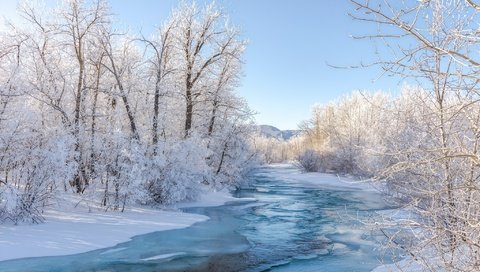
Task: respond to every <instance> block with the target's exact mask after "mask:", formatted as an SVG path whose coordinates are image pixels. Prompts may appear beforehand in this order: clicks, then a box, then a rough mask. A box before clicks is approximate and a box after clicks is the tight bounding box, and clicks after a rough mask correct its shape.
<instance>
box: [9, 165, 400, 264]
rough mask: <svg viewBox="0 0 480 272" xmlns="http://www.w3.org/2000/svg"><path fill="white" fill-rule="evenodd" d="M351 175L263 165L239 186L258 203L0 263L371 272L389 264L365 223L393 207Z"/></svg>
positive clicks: (201, 210) (244, 203)
mask: <svg viewBox="0 0 480 272" xmlns="http://www.w3.org/2000/svg"><path fill="white" fill-rule="evenodd" d="M349 181H351V180H349V179H344V178H339V177H336V176H334V175H327V174H303V173H300V171H299V170H298V169H296V168H295V167H294V166H292V165H277V166H269V167H265V168H262V169H260V170H259V171H258V172H257V173H256V174H255V175H254V177H253V179H252V181H250V182H249V183H248V185H245V186H244V187H243V188H242V189H240V190H238V191H236V192H235V196H237V197H239V198H246V199H252V198H254V199H256V200H255V201H251V200H246V201H235V202H231V203H227V204H226V205H223V206H219V207H202V208H186V209H184V211H185V212H188V213H197V214H202V215H206V216H208V217H209V218H210V219H209V220H207V221H204V222H199V223H196V224H194V225H192V226H191V227H188V228H185V229H177V230H169V231H159V232H153V233H149V234H145V235H139V236H135V237H133V238H132V239H131V241H128V242H125V243H120V244H118V245H116V246H114V247H111V248H105V249H99V250H94V251H90V252H86V253H82V254H75V255H69V256H56V257H39V258H27V259H19V260H11V261H5V262H0V271H295V272H297V271H312V272H313V271H315V272H317V271H359V272H361V271H371V270H372V269H374V268H375V267H377V266H379V265H380V264H381V263H390V262H391V258H390V257H389V256H388V255H387V254H385V252H384V250H382V248H381V244H382V241H383V237H382V236H381V235H380V234H379V233H377V232H376V231H375V230H374V229H372V228H371V227H370V225H369V224H368V223H369V222H371V221H372V220H374V219H375V217H376V216H378V215H377V212H382V211H384V210H386V209H388V208H389V207H388V205H387V204H386V203H385V202H384V201H383V200H382V198H381V195H380V194H379V193H378V192H376V191H375V190H373V189H371V188H370V187H368V186H365V185H363V184H357V183H355V182H353V181H351V182H349ZM112 227H114V226H112Z"/></svg>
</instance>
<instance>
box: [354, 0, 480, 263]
mask: <svg viewBox="0 0 480 272" xmlns="http://www.w3.org/2000/svg"><path fill="white" fill-rule="evenodd" d="M351 2H352V4H353V5H354V6H355V9H356V10H357V13H355V14H353V15H352V16H353V17H354V18H355V19H357V20H360V21H366V22H373V23H376V24H377V25H378V28H379V31H380V32H379V33H375V34H371V35H367V36H364V37H359V38H375V39H377V40H378V41H380V42H382V43H384V44H385V47H384V48H385V52H384V56H387V55H388V56H390V57H391V58H386V59H385V58H384V59H380V60H379V61H378V62H376V63H375V64H378V65H381V67H382V68H383V69H384V70H385V71H386V72H387V73H392V74H397V75H400V76H401V77H404V78H410V79H413V80H415V81H416V83H417V84H418V85H420V86H422V88H423V90H426V91H427V92H426V93H425V94H421V95H417V96H411V98H412V99H410V100H409V102H410V103H415V104H416V107H417V108H415V109H412V110H413V111H412V112H411V113H413V115H409V116H410V117H409V118H408V119H404V120H405V122H401V123H402V124H403V125H401V126H400V128H399V129H400V131H399V133H400V134H398V135H403V137H408V138H405V140H407V139H408V140H407V142H404V141H403V140H402V139H401V138H397V139H394V140H392V142H391V146H390V147H391V150H390V152H391V153H390V161H391V162H392V163H391V164H390V165H389V167H387V168H386V169H384V171H382V172H381V173H380V174H379V175H378V178H379V179H386V180H388V181H389V184H390V185H393V188H394V190H395V191H396V192H397V193H399V194H400V195H401V196H402V197H401V199H402V203H403V204H405V205H406V206H409V207H412V208H413V209H414V210H415V211H416V213H417V215H418V219H415V220H412V221H410V224H407V225H408V226H407V225H404V226H402V227H404V229H403V230H404V231H402V232H401V233H400V232H394V233H393V234H391V236H390V237H389V238H390V239H389V241H393V242H392V245H399V244H401V243H400V242H399V241H400V240H401V239H402V238H405V237H402V235H403V234H406V233H408V229H413V232H412V233H410V237H411V238H413V239H415V240H416V241H415V242H413V241H412V242H411V243H408V242H406V243H403V244H402V245H401V246H402V247H403V248H404V249H405V250H407V251H408V252H409V253H410V255H411V256H413V258H414V259H415V260H417V261H418V262H421V263H422V264H423V265H425V267H426V268H427V269H430V270H436V269H438V266H441V267H443V268H444V269H447V270H454V271H474V270H475V269H477V268H478V264H479V259H480V256H479V254H478V253H477V252H478V245H479V240H478V235H476V234H475V233H476V232H478V228H477V227H475V226H477V225H478V222H479V220H480V218H479V216H478V212H479V210H480V207H479V206H478V205H477V206H474V205H473V206H472V204H471V201H472V197H473V196H474V195H478V185H479V181H478V179H477V177H478V172H479V169H478V165H479V164H478V158H479V157H478V152H477V143H478V137H477V130H476V128H477V127H478V123H477V121H478V119H476V118H475V117H472V116H466V112H471V111H474V112H476V108H477V107H478V90H477V82H478V77H477V71H478V68H479V62H478V61H477V60H475V58H474V57H473V56H474V55H473V54H472V52H474V51H476V50H478V37H477V36H478V35H477V32H476V30H475V29H476V28H477V26H476V23H475V22H476V20H477V19H478V14H477V13H476V11H475V10H474V9H472V8H471V7H470V5H472V6H474V7H475V6H476V5H475V4H474V3H473V2H472V1H467V2H465V1H458V0H451V1H439V0H431V1H356V0H351ZM422 88H420V89H419V90H422ZM399 110H402V109H401V108H399ZM467 115H469V114H467ZM467 120H468V121H467ZM425 137H426V138H425ZM395 142H396V143H395ZM464 173H471V174H470V177H466V176H465V175H464ZM402 183H403V184H402ZM405 184H408V185H407V186H405ZM467 196H468V197H467ZM467 203H470V204H468V205H467ZM465 205H467V206H468V209H469V210H468V211H467V212H465V208H466V206H465ZM388 235H390V234H388ZM407 237H408V235H407ZM404 241H405V240H404ZM428 254H431V255H432V256H438V257H439V258H429V257H432V256H429V255H428ZM467 256H468V257H467ZM467 259H468V260H467Z"/></svg>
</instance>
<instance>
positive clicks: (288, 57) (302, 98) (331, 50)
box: [0, 0, 401, 129]
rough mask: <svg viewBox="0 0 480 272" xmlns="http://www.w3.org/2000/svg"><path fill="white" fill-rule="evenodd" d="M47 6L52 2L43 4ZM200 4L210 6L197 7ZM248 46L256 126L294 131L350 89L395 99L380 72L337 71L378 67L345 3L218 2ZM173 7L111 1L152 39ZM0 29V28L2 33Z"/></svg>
mask: <svg viewBox="0 0 480 272" xmlns="http://www.w3.org/2000/svg"><path fill="white" fill-rule="evenodd" d="M47 1H48V2H56V1H53V0H47ZM197 2H198V3H199V4H200V5H202V4H203V3H206V2H210V1H208V0H197ZM216 2H217V4H218V5H219V6H221V7H222V8H223V9H224V11H225V13H226V14H228V15H229V17H230V19H231V22H232V23H233V24H234V25H236V26H237V27H239V28H240V29H241V30H242V37H243V38H244V39H247V40H248V41H249V45H248V48H247V51H246V53H245V56H244V60H245V67H244V77H243V80H242V83H241V86H240V87H239V89H238V93H239V95H240V96H242V97H244V98H245V99H246V100H247V102H248V104H249V106H250V108H251V109H252V110H253V111H254V112H256V115H255V119H256V122H257V123H258V124H268V125H273V126H276V127H278V128H280V129H296V128H297V127H298V124H299V123H301V122H302V121H304V120H307V119H308V118H309V117H310V113H311V109H312V107H313V106H314V105H316V104H325V103H328V102H329V101H332V100H335V99H337V98H338V97H340V96H342V95H348V94H349V93H351V92H352V91H354V90H362V91H377V90H383V91H388V92H395V91H396V90H397V89H398V86H399V85H401V82H399V80H398V79H395V78H391V77H388V76H382V74H381V70H380V68H379V67H376V68H375V67H373V68H360V69H351V68H349V69H338V68H333V67H332V66H341V67H350V66H358V64H360V63H369V62H373V61H375V60H376V58H377V57H376V55H375V44H374V43H373V42H372V41H367V40H358V39H353V38H352V35H353V36H359V35H365V34H368V33H370V34H371V33H374V32H375V26H374V25H370V24H368V23H365V22H359V21H355V20H353V19H352V18H351V17H350V16H348V13H352V12H354V7H353V5H351V4H350V2H349V1H348V0H336V1H326V0H217V1H216ZM178 3H179V0H135V1H133V0H110V5H111V7H112V11H113V13H114V14H115V15H116V17H117V18H118V20H119V22H121V23H122V24H124V26H128V27H129V28H130V30H131V31H133V32H139V31H141V32H142V33H143V34H145V35H148V34H150V33H151V32H152V31H153V29H154V26H157V25H160V24H161V23H162V22H163V21H164V20H165V19H166V17H167V16H168V14H169V13H170V11H171V10H172V8H174V7H175V6H177V5H178ZM16 6H17V0H1V1H0V16H1V17H3V18H7V19H8V18H9V19H12V18H13V19H12V20H16V18H17V17H18V16H17V15H16ZM0 28H1V26H0Z"/></svg>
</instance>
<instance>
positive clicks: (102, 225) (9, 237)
mask: <svg viewBox="0 0 480 272" xmlns="http://www.w3.org/2000/svg"><path fill="white" fill-rule="evenodd" d="M236 200H238V199H235V198H234V197H232V196H231V195H230V194H229V193H228V192H227V191H219V192H209V193H207V194H205V195H204V196H203V197H202V198H201V199H200V200H199V201H196V202H191V203H183V204H180V205H177V207H194V206H195V207H207V206H219V205H223V204H224V203H226V202H229V201H236ZM242 200H243V199H242ZM59 206H60V205H59ZM61 206H62V207H65V205H61ZM70 206H71V208H70V209H65V208H62V209H59V208H55V207H52V208H51V209H49V210H47V211H46V212H45V213H44V217H45V220H46V222H45V223H43V224H36V225H18V226H14V225H0V261H5V260H10V259H18V258H26V257H40V256H58V255H69V254H76V253H82V252H86V251H90V250H95V249H100V248H106V247H111V246H114V245H116V244H118V243H121V242H125V241H128V240H129V239H130V238H131V237H133V236H136V235H141V234H146V233H150V232H155V231H163V230H171V229H178V228H186V227H189V226H191V225H192V224H194V223H196V222H200V221H204V220H207V219H208V217H207V216H204V215H199V214H190V213H184V212H180V211H177V210H174V209H171V210H156V209H151V208H142V207H136V208H130V209H127V210H126V211H125V212H123V213H120V212H104V211H90V212H89V211H88V209H85V207H77V208H74V207H73V206H74V205H70ZM173 208H175V207H173ZM115 250H121V249H115ZM157 257H158V256H157ZM159 258H160V257H159Z"/></svg>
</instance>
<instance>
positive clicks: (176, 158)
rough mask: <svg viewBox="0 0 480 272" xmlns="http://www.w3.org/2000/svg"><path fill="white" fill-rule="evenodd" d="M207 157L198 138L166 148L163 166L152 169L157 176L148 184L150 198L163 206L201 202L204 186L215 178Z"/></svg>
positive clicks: (172, 144)
mask: <svg viewBox="0 0 480 272" xmlns="http://www.w3.org/2000/svg"><path fill="white" fill-rule="evenodd" d="M206 154H208V150H207V149H206V148H205V146H203V144H202V141H201V139H198V138H195V137H191V138H189V139H186V140H183V141H179V142H175V143H171V144H169V145H168V146H167V145H166V146H165V150H164V151H163V160H162V161H163V162H162V164H161V165H158V166H157V167H155V168H153V169H151V170H150V171H153V174H152V175H151V179H149V180H147V181H146V187H147V189H148V192H149V195H150V198H151V199H152V200H153V201H154V202H155V203H157V204H161V205H169V204H173V203H176V202H180V201H188V200H195V199H197V198H198V195H199V193H200V192H201V189H200V186H201V183H202V182H204V181H206V180H209V179H210V178H211V176H210V175H211V172H209V169H208V165H207V164H206V161H205V155H206Z"/></svg>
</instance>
